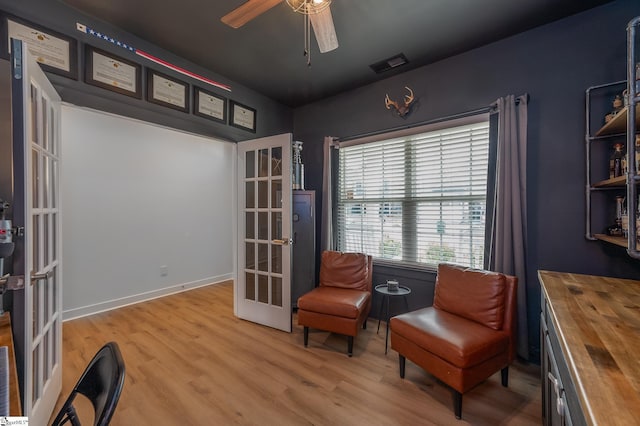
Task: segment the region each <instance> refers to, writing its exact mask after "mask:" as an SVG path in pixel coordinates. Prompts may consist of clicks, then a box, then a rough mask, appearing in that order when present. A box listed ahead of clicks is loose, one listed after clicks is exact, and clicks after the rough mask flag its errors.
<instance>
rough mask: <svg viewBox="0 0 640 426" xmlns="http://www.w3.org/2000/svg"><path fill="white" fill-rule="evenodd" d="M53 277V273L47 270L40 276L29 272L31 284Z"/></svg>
mask: <svg viewBox="0 0 640 426" xmlns="http://www.w3.org/2000/svg"><path fill="white" fill-rule="evenodd" d="M52 276H53V271H52V270H49V271H47V272H45V273H42V274H36V273H33V272H31V283H33V282H34V281H38V280H48V279H49V278H51V277H52Z"/></svg>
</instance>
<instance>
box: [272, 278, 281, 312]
mask: <svg viewBox="0 0 640 426" xmlns="http://www.w3.org/2000/svg"><path fill="white" fill-rule="evenodd" d="M271 304H272V305H276V306H282V278H279V277H271Z"/></svg>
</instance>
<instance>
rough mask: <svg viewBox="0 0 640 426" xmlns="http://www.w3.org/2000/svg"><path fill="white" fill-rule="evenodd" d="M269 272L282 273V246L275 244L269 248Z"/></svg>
mask: <svg viewBox="0 0 640 426" xmlns="http://www.w3.org/2000/svg"><path fill="white" fill-rule="evenodd" d="M271 272H273V273H276V274H281V273H282V246H279V245H277V244H273V245H272V246H271Z"/></svg>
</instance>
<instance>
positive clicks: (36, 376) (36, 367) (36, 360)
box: [31, 345, 41, 406]
mask: <svg viewBox="0 0 640 426" xmlns="http://www.w3.org/2000/svg"><path fill="white" fill-rule="evenodd" d="M31 360H32V362H33V364H32V372H33V375H32V376H31V377H32V385H31V390H32V394H31V401H32V403H31V405H32V406H33V405H34V404H35V402H36V401H37V400H38V398H40V392H41V378H40V345H37V346H36V347H35V348H33V357H32V359H31Z"/></svg>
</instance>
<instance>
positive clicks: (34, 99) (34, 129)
mask: <svg viewBox="0 0 640 426" xmlns="http://www.w3.org/2000/svg"><path fill="white" fill-rule="evenodd" d="M31 138H32V142H34V143H36V144H37V143H39V139H38V88H37V87H36V86H34V85H31Z"/></svg>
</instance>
